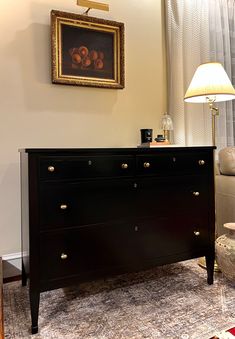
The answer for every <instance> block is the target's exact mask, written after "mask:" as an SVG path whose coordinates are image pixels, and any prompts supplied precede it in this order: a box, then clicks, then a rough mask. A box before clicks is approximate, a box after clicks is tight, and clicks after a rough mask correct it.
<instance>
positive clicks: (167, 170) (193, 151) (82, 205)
mask: <svg viewBox="0 0 235 339" xmlns="http://www.w3.org/2000/svg"><path fill="white" fill-rule="evenodd" d="M213 150H214V147H169V148H168V147H163V148H158V149H157V148H155V149H150V148H149V149H146V148H113V149H112V148H107V149H104V148H103V149H102V148H100V149H98V148H96V149H24V150H21V151H20V155H21V192H22V195H21V196H22V204H21V206H22V253H27V255H25V256H24V257H22V258H23V259H22V284H23V285H26V282H27V279H28V278H29V279H30V284H29V295H30V306H31V318H32V333H36V332H37V331H38V312H39V298H40V293H41V292H43V291H47V290H49V289H55V288H58V287H65V286H68V285H70V284H74V283H76V282H81V281H86V280H92V279H95V278H98V277H106V276H109V275H112V274H118V273H124V272H130V271H137V270H143V269H147V268H150V267H153V266H155V265H162V264H167V263H173V262H178V261H182V260H187V259H191V258H197V257H200V256H206V260H207V282H208V283H209V284H212V283H213V266H214V222H215V220H214V189H213V187H214V175H213ZM169 211H170V213H169Z"/></svg>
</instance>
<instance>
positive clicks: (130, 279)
mask: <svg viewBox="0 0 235 339" xmlns="http://www.w3.org/2000/svg"><path fill="white" fill-rule="evenodd" d="M4 313H5V338H6V339H29V338H34V339H51V338H53V339H54V338H56V339H155V338H157V339H176V338H179V339H209V338H211V337H213V336H214V335H215V334H216V333H219V332H220V331H222V330H226V329H229V328H232V327H234V325H235V284H231V283H229V282H228V281H226V280H225V278H224V277H223V276H222V275H221V274H216V276H215V282H214V284H213V285H208V284H207V283H206V271H205V270H204V269H202V268H201V267H199V266H198V264H197V260H189V261H185V262H181V263H176V264H171V265H165V266H161V267H156V268H154V269H152V270H148V271H143V272H139V273H132V274H125V275H119V276H117V277H113V278H110V279H105V280H98V281H93V282H91V283H83V284H80V285H79V286H72V287H70V288H65V289H57V290H53V291H49V292H45V293H42V294H41V300H40V309H39V333H38V334H35V335H33V336H32V335H31V334H30V310H29V301H28V289H27V287H21V284H20V282H13V283H8V284H5V285H4Z"/></svg>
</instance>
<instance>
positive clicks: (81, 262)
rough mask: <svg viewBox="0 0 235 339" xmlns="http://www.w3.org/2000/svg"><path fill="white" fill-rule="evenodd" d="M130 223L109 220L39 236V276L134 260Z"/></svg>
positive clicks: (87, 270) (133, 233)
mask: <svg viewBox="0 0 235 339" xmlns="http://www.w3.org/2000/svg"><path fill="white" fill-rule="evenodd" d="M135 237H136V231H135V225H134V223H131V222H129V223H125V224H121V223H114V222H113V223H112V224H100V225H96V226H89V227H83V228H78V229H71V230H66V231H62V230H61V231H60V230H57V231H53V232H47V233H42V234H41V236H40V264H41V267H40V276H41V280H47V279H60V278H63V277H66V276H71V275H89V274H95V272H97V271H101V270H105V269H107V270H108V269H111V268H113V267H118V266H119V267H120V266H125V265H131V263H135V261H136V257H135V252H136V251H135V249H134V246H135V243H136V241H135Z"/></svg>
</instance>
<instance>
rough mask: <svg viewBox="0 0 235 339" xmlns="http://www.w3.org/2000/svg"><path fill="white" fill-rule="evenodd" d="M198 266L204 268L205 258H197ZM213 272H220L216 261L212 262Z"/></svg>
mask: <svg viewBox="0 0 235 339" xmlns="http://www.w3.org/2000/svg"><path fill="white" fill-rule="evenodd" d="M198 265H199V266H200V267H202V268H206V258H205V257H201V258H199V260H198ZM214 272H221V271H220V269H219V266H218V264H217V262H216V260H215V262H214Z"/></svg>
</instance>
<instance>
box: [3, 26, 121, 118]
mask: <svg viewBox="0 0 235 339" xmlns="http://www.w3.org/2000/svg"><path fill="white" fill-rule="evenodd" d="M50 39H51V38H50V26H49V25H42V24H36V23H34V24H32V25H30V26H28V28H27V29H26V30H24V31H19V32H17V33H16V36H15V40H14V41H13V43H12V44H11V45H9V49H8V50H7V51H6V53H7V54H9V55H10V56H11V57H12V55H15V57H16V58H18V61H19V67H20V71H21V74H19V79H20V77H21V80H22V82H21V84H20V85H21V87H22V90H23V96H24V105H25V107H27V109H28V110H29V111H30V112H40V113H41V112H43V111H51V112H53V111H54V112H56V113H60V112H63V113H64V112H66V113H78V112H79V113H84V112H85V113H86V114H87V113H92V114H94V113H97V114H100V113H102V114H111V113H112V108H113V106H114V105H115V103H116V101H117V96H118V93H117V90H113V89H103V88H102V89H101V88H92V87H82V86H68V85H56V84H52V83H51V52H50Z"/></svg>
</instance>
